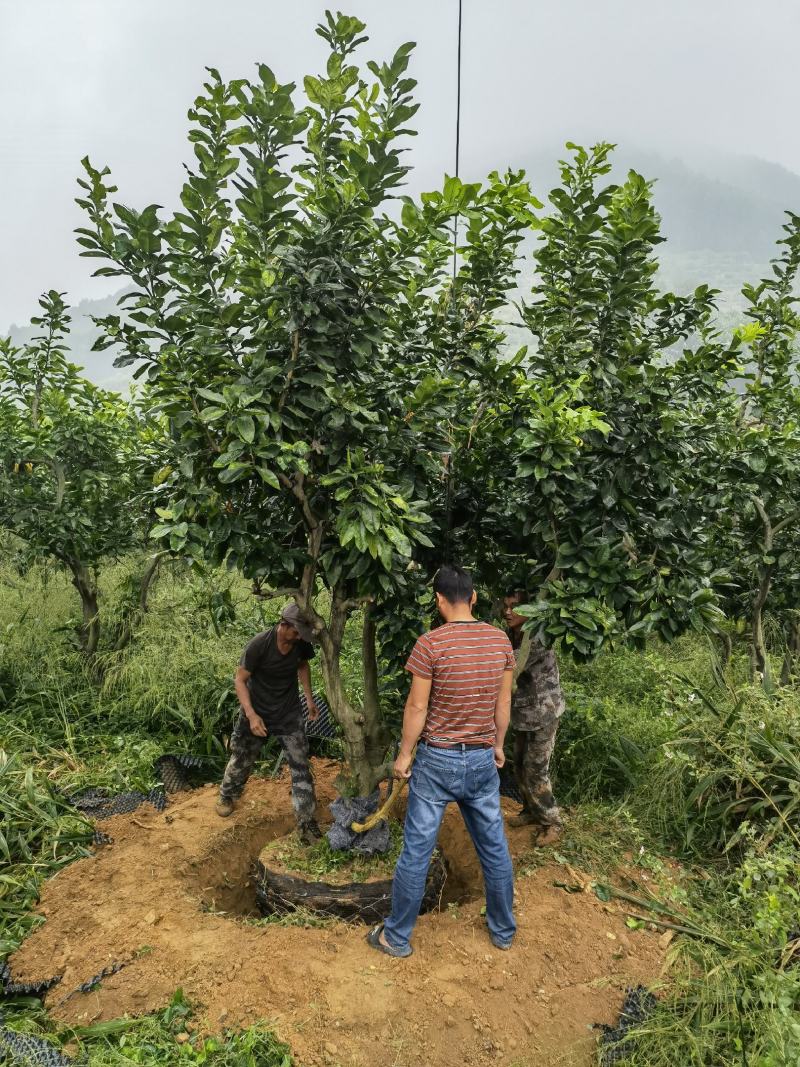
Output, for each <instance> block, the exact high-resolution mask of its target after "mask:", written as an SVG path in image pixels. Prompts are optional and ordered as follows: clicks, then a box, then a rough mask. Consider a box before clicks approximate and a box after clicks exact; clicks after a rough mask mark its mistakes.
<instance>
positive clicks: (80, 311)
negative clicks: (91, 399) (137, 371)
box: [8, 290, 131, 392]
mask: <svg viewBox="0 0 800 1067" xmlns="http://www.w3.org/2000/svg"><path fill="white" fill-rule="evenodd" d="M123 291H124V290H120V292H119V293H117V294H115V295H114V296H107V297H103V298H102V299H101V300H81V302H80V303H79V304H76V305H74V306H73V307H72V308H71V309H70V315H71V316H72V323H71V326H70V335H69V342H68V343H69V347H70V362H72V363H78V364H79V365H80V366H82V367H83V368H84V371H85V373H86V376H87V378H89V379H91V381H93V382H94V383H95V384H96V385H101V386H102V387H103V388H104V389H115V390H118V391H120V392H124V391H126V390H127V388H128V384H129V382H130V381H131V368H129V367H126V368H124V369H122V370H120V369H118V368H117V367H115V366H114V352H113V351H112V350H111V349H107V350H106V351H105V352H92V345H93V344H94V342H95V340H96V338H97V327H96V326H95V324H94V323H93V322H92V318H91V317H92V316H93V315H94V316H95V317H96V318H101V317H102V316H104V315H112V314H116V313H117V312H118V310H119V309H118V305H117V301H118V300H119V297H120V296H121V294H122V292H123ZM65 299H67V300H68V299H69V296H68V295H67V297H66V298H65ZM38 332H39V330H38V328H37V327H32V326H12V327H11V329H10V330H9V331H8V333H9V336H10V337H11V339H12V341H13V342H14V344H16V345H24V344H26V343H27V342H28V341H30V339H31V338H32V337H33V336H34V334H36V333H38Z"/></svg>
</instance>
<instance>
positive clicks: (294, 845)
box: [265, 822, 403, 882]
mask: <svg viewBox="0 0 800 1067" xmlns="http://www.w3.org/2000/svg"><path fill="white" fill-rule="evenodd" d="M389 832H390V834H391V845H390V848H389V850H388V852H384V853H382V854H380V855H376V856H359V855H358V854H356V853H353V852H342V851H337V850H336V849H333V848H331V846H330V845H329V844H328V841H327V838H325V837H323V838H322V839H321V840H319V841H317V842H315V843H314V844H313V845H304V844H303V843H302V842H301V840H300V838H299V836H298V835H297V834H296V833H293V834H289V836H288V837H284V838H280V839H279V840H278V841H275V842H272V843H271V844H269V845H267V847H266V849H265V851H268V852H269V853H270V854H271V855H273V856H274V857H275V859H276V860H278V862H279V863H281V864H282V865H283V866H284V867H285V868H286V869H287V870H289V871H296V872H297V873H298V874H307V875H311V876H312V877H314V878H316V879H317V880H319V881H325V880H326V879H329V880H330V879H332V880H334V881H336V880H346V881H348V882H365V881H367V879H369V878H391V877H392V873H393V872H394V868H395V864H396V863H397V858H398V856H399V855H400V850H401V849H402V847H403V831H402V828H401V827H400V824H399V823H396V822H390V823H389Z"/></svg>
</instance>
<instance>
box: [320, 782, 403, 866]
mask: <svg viewBox="0 0 800 1067" xmlns="http://www.w3.org/2000/svg"><path fill="white" fill-rule="evenodd" d="M379 803H380V792H379V791H378V790H377V789H376V790H375V792H374V793H370V795H369V796H368V797H347V798H345V797H337V798H336V800H334V802H333V803H332V804H331V805H330V812H331V815H332V816H333V825H332V826H331V828H330V830H328V832H327V834H326V835H325V836H326V838H327V839H328V844H329V845H330V846H331V848H332V849H334V850H336V851H337V852H357V853H359V854H360V855H362V856H375V855H379V854H382V853H384V852H388V851H389V848H390V846H391V843H392V840H391V835H390V833H389V823H388V822H387V821H386V819H381V820H380V822H379V823H377V825H375V826H373V827H372V829H371V830H367V831H366V833H363V834H357V833H356V832H355V830H351V829H350V824H351V823H353V822H364V821H365V820H366V819H367V818H368V817H369V816H370V815H372V814H373V813H374V812H376V811H377V810H378V804H379Z"/></svg>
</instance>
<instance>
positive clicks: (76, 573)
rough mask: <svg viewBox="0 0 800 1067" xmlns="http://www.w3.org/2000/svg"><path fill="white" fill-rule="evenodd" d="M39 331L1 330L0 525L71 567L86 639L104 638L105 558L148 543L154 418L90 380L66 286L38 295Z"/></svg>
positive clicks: (92, 645)
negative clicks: (16, 340) (74, 339)
mask: <svg viewBox="0 0 800 1067" xmlns="http://www.w3.org/2000/svg"><path fill="white" fill-rule="evenodd" d="M39 303H40V306H41V308H42V314H41V315H40V316H38V317H36V318H34V319H32V320H31V322H32V325H34V326H35V327H38V328H39V330H40V332H39V333H38V334H37V335H36V336H35V337H34V338H33V340H32V341H31V342H30V344H28V345H26V346H25V347H24V348H17V347H15V346H14V345H12V343H11V342H10V340H8V339H4V340H0V527H3V528H4V529H6V530H8V531H10V532H11V533H13V534H14V535H15V536H16V537H18V538H19V539H20V540H21V541H22V542H23V544H24V545H25V552H26V554H27V556H28V558H29V559H32V560H45V559H53V560H56V561H57V562H58V563H59V564H61V565H62V566H63V567H65V568H66V569H67V570H68V571H69V573H70V575H71V577H72V583H73V585H74V586H75V588H76V590H77V591H78V594H79V595H80V599H81V607H82V619H83V621H82V625H81V628H80V639H81V646H82V648H83V649H84V651H85V652H87V653H88V654H93V653H94V652H96V651H97V648H98V643H99V640H100V612H99V607H98V568H99V566H100V565H101V564H102V562H103V561H104V560H106V559H113V558H118V557H119V556H121V555H123V554H124V553H126V552H129V551H130V550H131V549H133V548H137V547H138V548H141V547H142V546H143V544H144V542H145V537H146V518H145V511H144V507H143V505H142V497H143V493H144V491H145V490H146V488H147V487H148V485H149V484H150V483H151V480H152V473H151V472H148V471H147V470H146V459H145V454H146V452H147V448H148V445H147V433H148V431H147V428H146V425H145V423H144V421H143V420H142V418H141V416H140V415H139V413H138V412H137V411H136V409H135V407H134V405H133V404H131V403H129V402H126V401H124V400H122V399H121V398H120V397H119V396H118V395H117V394H116V393H110V392H106V391H105V390H103V389H99V388H98V387H97V386H95V385H92V383H91V382H89V381H87V379H85V378H83V377H82V376H81V375H80V374H79V368H78V367H77V366H75V365H74V364H72V363H69V362H68V360H67V354H68V349H67V345H66V340H67V336H68V332H69V324H70V316H69V313H68V309H67V306H66V304H65V303H64V300H63V294H61V293H57V292H54V291H51V292H49V293H46V294H45V295H44V296H43V297H42V298H41V300H40V301H39Z"/></svg>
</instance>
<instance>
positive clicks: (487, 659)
mask: <svg viewBox="0 0 800 1067" xmlns="http://www.w3.org/2000/svg"><path fill="white" fill-rule="evenodd" d="M513 669H514V653H513V651H512V649H511V642H510V641H509V639H508V636H507V635H506V634H505V633H504V632H503V631H502V630H498V629H497V627H496V626H490V625H489V624H488V623H486V622H479V621H477V620H476V621H475V622H449V623H445V625H444V626H439V627H438V628H437V629H436V630H431V631H430V633H427V634H423V635H422V637H420V638H419V640H418V641H417V643H416V644H415V645H414V649H413V651H412V653H411V655H410V656H409V658H408V663H406V670H407V671H410V672H411V674H416V675H418V676H419V677H420V678H430V679H432V682H431V695H430V700H429V701H428V717H427V719H426V720H425V727H424V729H423V731H422V738H421V739H422V740H423V741H428V742H430V744H432V745H437V744H438V745H448V744H455V743H458V742H465V743H470V744H477V743H483V744H486V745H494V740H495V733H496V730H495V723H494V713H495V707H496V705H497V697H498V694H499V692H500V683H501V680H502V677H503V672H504V671H512V670H513Z"/></svg>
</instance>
